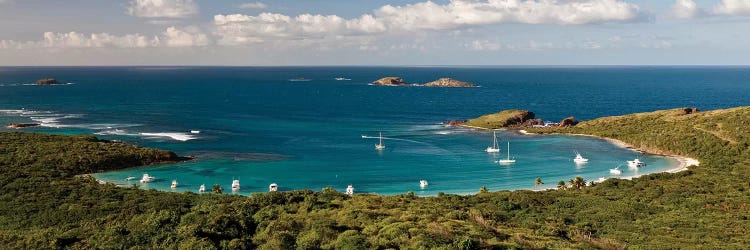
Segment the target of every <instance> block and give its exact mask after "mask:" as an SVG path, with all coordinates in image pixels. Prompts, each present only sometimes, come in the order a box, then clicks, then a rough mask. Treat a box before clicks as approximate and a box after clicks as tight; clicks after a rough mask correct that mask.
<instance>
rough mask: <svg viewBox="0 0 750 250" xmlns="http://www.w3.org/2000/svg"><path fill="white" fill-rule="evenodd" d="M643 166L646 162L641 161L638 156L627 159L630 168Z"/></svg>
mask: <svg viewBox="0 0 750 250" xmlns="http://www.w3.org/2000/svg"><path fill="white" fill-rule="evenodd" d="M643 166H646V163H645V162H642V161H641V160H640V159H638V158H635V160H632V161H628V167H630V168H639V167H643Z"/></svg>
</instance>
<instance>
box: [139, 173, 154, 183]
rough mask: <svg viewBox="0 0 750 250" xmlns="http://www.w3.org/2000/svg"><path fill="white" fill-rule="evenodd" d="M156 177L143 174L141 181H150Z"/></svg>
mask: <svg viewBox="0 0 750 250" xmlns="http://www.w3.org/2000/svg"><path fill="white" fill-rule="evenodd" d="M155 179H156V178H154V177H153V176H150V175H148V174H143V177H141V183H149V182H152V181H154V180H155Z"/></svg>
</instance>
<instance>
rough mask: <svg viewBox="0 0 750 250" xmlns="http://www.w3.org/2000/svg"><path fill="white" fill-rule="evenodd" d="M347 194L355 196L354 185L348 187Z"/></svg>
mask: <svg viewBox="0 0 750 250" xmlns="http://www.w3.org/2000/svg"><path fill="white" fill-rule="evenodd" d="M346 194H348V195H353V194H354V186H352V184H349V186H347V187H346Z"/></svg>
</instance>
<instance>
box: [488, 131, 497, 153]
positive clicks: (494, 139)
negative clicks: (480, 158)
mask: <svg viewBox="0 0 750 250" xmlns="http://www.w3.org/2000/svg"><path fill="white" fill-rule="evenodd" d="M484 151H485V152H487V153H499V152H500V147H498V146H497V134H496V133H495V131H492V146H491V147H487V149H485V150H484Z"/></svg>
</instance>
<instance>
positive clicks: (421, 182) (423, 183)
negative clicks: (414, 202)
mask: <svg viewBox="0 0 750 250" xmlns="http://www.w3.org/2000/svg"><path fill="white" fill-rule="evenodd" d="M428 185H430V183H428V182H427V180H420V181H419V187H421V188H426V187H427V186H428Z"/></svg>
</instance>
